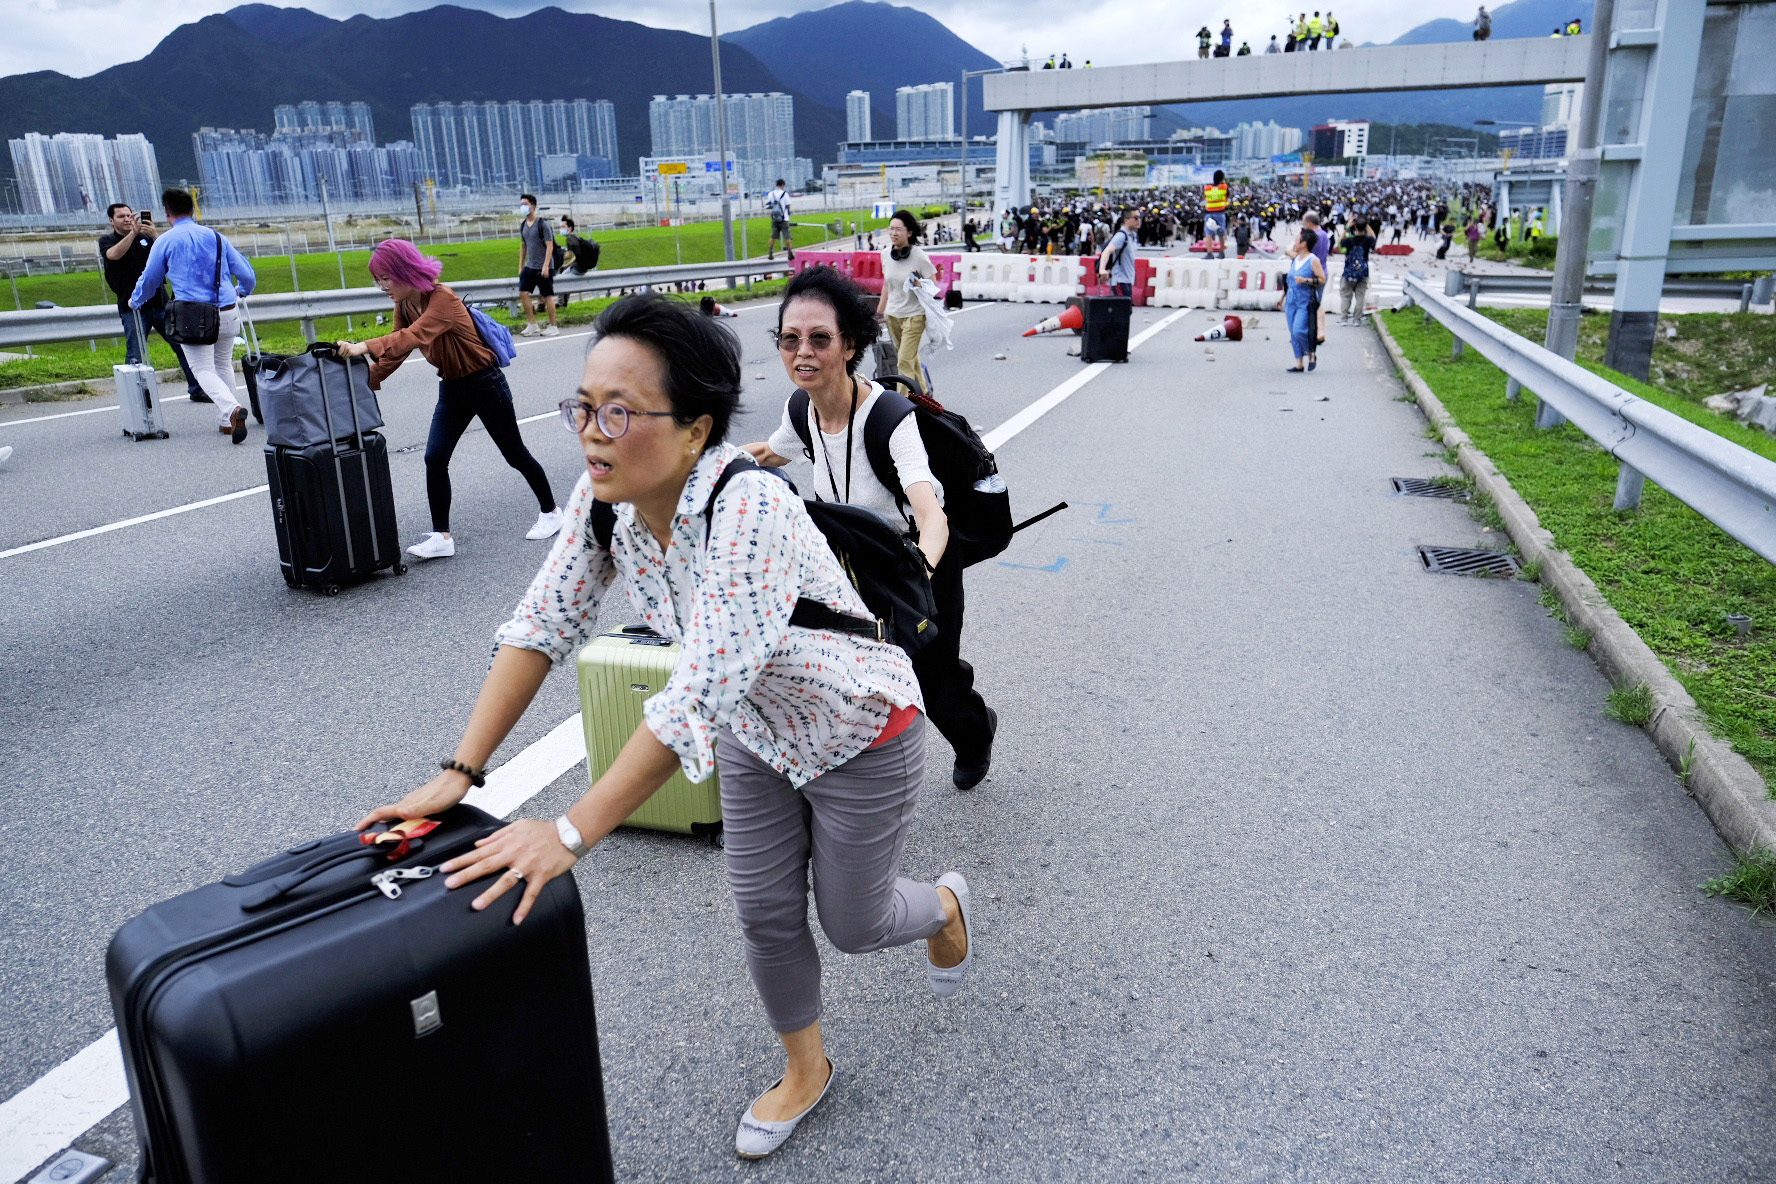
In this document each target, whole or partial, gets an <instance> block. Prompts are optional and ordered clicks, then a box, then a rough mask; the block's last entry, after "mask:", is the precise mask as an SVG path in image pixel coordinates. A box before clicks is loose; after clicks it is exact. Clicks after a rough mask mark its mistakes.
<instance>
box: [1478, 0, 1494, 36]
mask: <svg viewBox="0 0 1776 1184" xmlns="http://www.w3.org/2000/svg"><path fill="white" fill-rule="evenodd" d="M1490 36H1492V14H1491V13H1490V12H1487V11H1486V5H1484V4H1482V5H1481V6H1480V11H1479V12H1478V13H1477V14H1476V15H1475V17H1474V40H1476V41H1485V40H1486V39H1487V38H1488V37H1490Z"/></svg>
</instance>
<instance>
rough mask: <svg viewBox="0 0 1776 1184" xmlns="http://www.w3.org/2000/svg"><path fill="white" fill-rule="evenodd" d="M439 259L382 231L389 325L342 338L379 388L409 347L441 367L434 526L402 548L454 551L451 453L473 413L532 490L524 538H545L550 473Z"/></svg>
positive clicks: (375, 256) (431, 455)
mask: <svg viewBox="0 0 1776 1184" xmlns="http://www.w3.org/2000/svg"><path fill="white" fill-rule="evenodd" d="M443 269H444V264H443V263H441V262H440V261H439V260H436V259H431V258H428V257H426V256H424V255H421V254H420V253H419V249H418V248H417V247H415V246H414V245H413V244H412V243H410V242H408V241H407V240H406V239H401V238H391V239H386V240H384V241H383V242H380V243H378V244H377V245H376V250H374V251H372V252H371V253H370V275H371V277H372V278H373V279H375V281H376V286H377V287H379V288H381V289H382V290H383V293H384V294H385V295H387V296H388V298H389V299H390V300H392V301H393V302H394V305H395V328H394V332H392V333H390V334H388V336H386V337H377V338H374V339H372V340H370V341H361V342H352V341H341V342H339V343H338V344H339V352H340V353H341V354H344V355H345V356H347V357H368V358H369V359H370V361H371V363H372V364H371V367H370V385H371V387H372V388H380V387H381V386H382V383H383V380H384V379H386V378H387V377H388V376H389V375H391V374H393V373H394V372H395V370H396V369H398V368H399V367H400V365H401V363H402V362H404V361H406V360H407V355H408V354H410V353H412V352H413V351H414V350H416V349H417V350H418V351H419V352H420V354H421V355H423V356H424V358H425V360H426V361H428V362H430V363H431V364H432V365H433V366H436V367H437V368H438V406H437V409H436V410H435V411H433V412H432V431H431V435H430V436H429V437H428V438H427V440H426V451H425V463H426V499H427V501H429V502H430V503H431V510H432V533H430V534H428V535H426V537H425V538H423V539H421V540H420V541H419V542H417V543H415V544H414V545H413V546H411V547H408V548H407V553H408V554H409V555H412V556H414V557H415V558H418V559H442V558H444V557H445V556H447V555H454V554H456V540H455V539H454V538H453V537H452V536H451V533H450V457H451V454H452V453H454V452H455V451H456V444H457V441H458V440H461V439H462V435H463V433H464V432H466V431H468V428H469V424H471V423H473V422H474V421H475V419H477V418H479V419H480V420H481V425H482V426H483V427H485V428H486V429H487V434H488V436H489V437H490V438H492V440H493V442H494V445H495V446H496V447H498V448H499V450H500V455H501V456H503V457H505V458H506V463H507V464H509V465H511V466H512V467H513V468H514V469H517V470H518V472H519V473H521V474H523V476H524V479H525V481H527V482H529V483H530V491H531V492H532V493H534V494H535V495H536V499H537V506H538V507H539V509H538V512H537V520H536V522H535V523H534V524H533V525H532V526H531V528H530V530H529V531H527V532H526V533H525V536H524V537H525V538H527V539H546V538H549V537H550V536H552V535H553V534H555V533H556V532H557V531H559V530H560V529H561V510H560V508H559V507H558V506H557V505H556V503H555V493H554V491H553V490H552V489H550V487H549V478H548V475H547V474H545V473H544V472H543V466H542V465H541V464H539V463H537V459H536V457H534V456H532V455H531V454H530V449H528V448H526V447H525V446H524V435H523V433H521V432H520V431H519V430H518V415H517V412H515V411H514V410H513V409H512V390H511V388H510V387H508V386H507V385H506V376H505V373H504V372H503V371H502V370H501V369H500V367H499V362H498V359H496V358H495V357H494V356H493V351H492V350H490V349H488V348H487V343H486V342H484V341H482V340H481V334H480V332H479V330H477V329H476V328H475V322H474V319H473V318H471V317H470V316H469V310H468V307H467V306H466V305H464V304H463V302H462V298H461V297H459V296H458V295H457V294H456V293H455V292H453V291H451V290H450V289H449V288H448V287H446V286H444V285H443V284H440V283H439V282H438V273H439V272H441V271H443Z"/></svg>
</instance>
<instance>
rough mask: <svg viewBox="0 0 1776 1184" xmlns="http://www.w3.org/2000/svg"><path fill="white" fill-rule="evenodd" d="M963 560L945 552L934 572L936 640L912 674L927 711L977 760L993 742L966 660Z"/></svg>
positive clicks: (966, 758) (963, 758) (962, 752)
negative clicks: (963, 633)
mask: <svg viewBox="0 0 1776 1184" xmlns="http://www.w3.org/2000/svg"><path fill="white" fill-rule="evenodd" d="M962 571H963V568H962V564H961V563H960V562H959V561H956V562H952V560H951V558H950V556H949V555H947V554H946V555H945V556H944V557H943V560H942V561H941V562H940V563H938V565H937V571H935V572H933V573H932V576H931V591H932V595H933V597H934V598H935V599H936V601H937V630H938V632H937V640H936V641H934V642H932V643H931V644H930V645H928V646H926V647H925V648H924V649H922V650H920V651H919V652H918V653H916V654H914V655H913V673H914V674H916V675H918V676H919V689H920V690H921V691H922V692H923V693H924V695H925V714H926V716H927V717H928V718H929V719H930V720H931V722H932V723H933V724H935V725H937V730H938V731H939V732H941V733H943V738H944V739H945V740H948V741H949V742H950V747H951V748H953V749H955V750H956V760H957V761H958V762H959V763H961V764H974V763H977V762H978V761H979V760H980V759H981V758H983V757H985V756H986V754H987V750H988V749H989V748H990V747H991V745H992V738H991V732H990V730H989V729H990V726H991V725H990V723H989V721H988V719H987V701H986V700H985V699H983V698H981V696H980V692H979V691H977V690H975V689H974V667H972V666H970V665H969V664H968V663H967V662H964V661H963V660H962V616H963V607H964V603H963V594H962Z"/></svg>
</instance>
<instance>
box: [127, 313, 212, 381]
mask: <svg viewBox="0 0 1776 1184" xmlns="http://www.w3.org/2000/svg"><path fill="white" fill-rule="evenodd" d="M138 311H139V312H140V313H141V314H142V328H143V330H145V331H146V332H152V333H158V334H160V336H161V340H163V341H165V340H166V305H164V304H159V305H151V306H149V307H147V308H143V309H139V310H138ZM117 317H118V319H119V320H121V321H122V322H123V360H124V361H125V362H127V363H128V364H129V365H131V366H139V365H141V364H142V362H143V361H145V360H146V359H147V356H148V343H147V342H145V341H143V340H142V339H141V338H140V337H138V336H137V335H136V318H135V317H133V316H131V315H130V314H128V313H126V312H119V313H118V314H117ZM167 344H168V345H171V346H172V347H173V356H174V357H175V358H178V359H179V369H181V370H183V371H184V372H185V393H186V394H191V395H195V394H199V393H200V392H201V391H202V390H203V388H202V387H200V386H198V385H197V379H196V378H194V377H192V374H191V363H189V362H187V361H186V360H185V351H184V350H182V349H180V348H179V347H178V346H177V345H176V344H174V343H173V342H171V341H168V342H167Z"/></svg>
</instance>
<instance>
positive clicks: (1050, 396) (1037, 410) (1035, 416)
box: [981, 308, 1201, 452]
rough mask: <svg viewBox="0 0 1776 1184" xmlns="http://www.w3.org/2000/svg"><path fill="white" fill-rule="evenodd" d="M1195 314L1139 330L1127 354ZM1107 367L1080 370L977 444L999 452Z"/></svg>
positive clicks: (1094, 365)
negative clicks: (1174, 323) (1170, 326)
mask: <svg viewBox="0 0 1776 1184" xmlns="http://www.w3.org/2000/svg"><path fill="white" fill-rule="evenodd" d="M1199 311H1201V310H1200V309H1194V308H1180V309H1179V310H1178V311H1177V312H1174V313H1173V314H1172V315H1171V316H1169V317H1167V318H1166V319H1165V320H1163V321H1161V322H1159V323H1158V324H1157V325H1153V326H1151V327H1149V328H1147V329H1144V330H1142V331H1141V333H1140V334H1139V335H1138V336H1135V337H1132V338H1130V339H1129V352H1130V353H1134V352H1135V351H1136V350H1137V349H1140V348H1141V346H1143V345H1144V344H1146V343H1147V341H1148V340H1150V339H1151V338H1152V337H1154V336H1155V335H1156V334H1158V333H1159V332H1160V331H1161V330H1163V329H1164V328H1165V327H1166V326H1168V325H1170V324H1171V323H1172V322H1173V321H1177V320H1180V319H1182V318H1184V317H1187V316H1189V315H1190V314H1191V313H1193V312H1199ZM1110 366H1111V363H1109V362H1093V363H1092V364H1091V365H1089V366H1087V367H1086V368H1085V369H1084V370H1082V371H1080V372H1079V373H1078V374H1075V375H1074V376H1073V377H1072V378H1069V379H1068V380H1067V381H1066V382H1063V383H1062V384H1061V385H1060V386H1057V387H1055V388H1054V389H1053V390H1052V391H1049V392H1048V393H1047V394H1046V395H1043V396H1042V397H1041V398H1040V399H1037V400H1036V401H1035V402H1034V403H1032V404H1030V405H1029V406H1028V407H1026V408H1024V409H1023V410H1022V411H1020V412H1018V413H1017V414H1016V415H1014V416H1012V417H1011V418H1010V419H1008V420H1006V421H1005V422H1004V423H1002V424H1000V425H999V426H998V427H996V428H994V429H993V430H992V431H990V432H988V433H987V434H986V435H985V436H982V437H981V443H983V444H985V445H986V446H987V448H988V450H989V451H992V452H997V451H999V449H1001V448H1003V447H1004V446H1005V445H1006V443H1007V442H1008V441H1010V440H1011V438H1012V437H1013V436H1015V435H1017V434H1018V433H1019V432H1021V431H1023V430H1024V429H1025V428H1027V427H1029V426H1030V425H1031V424H1033V423H1035V422H1036V421H1037V420H1039V419H1041V418H1042V417H1043V416H1044V415H1047V414H1048V413H1049V412H1050V411H1053V410H1054V409H1055V408H1056V407H1059V406H1060V405H1061V404H1062V403H1065V402H1066V401H1067V400H1068V399H1069V398H1071V397H1072V396H1073V394H1074V393H1075V392H1077V391H1078V390H1079V389H1080V388H1081V387H1083V386H1084V385H1085V384H1086V383H1088V382H1090V381H1091V380H1092V379H1094V378H1096V377H1097V376H1098V375H1100V374H1102V373H1103V372H1104V371H1106V370H1108V369H1109V368H1110Z"/></svg>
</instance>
